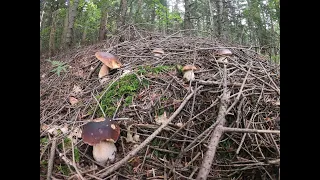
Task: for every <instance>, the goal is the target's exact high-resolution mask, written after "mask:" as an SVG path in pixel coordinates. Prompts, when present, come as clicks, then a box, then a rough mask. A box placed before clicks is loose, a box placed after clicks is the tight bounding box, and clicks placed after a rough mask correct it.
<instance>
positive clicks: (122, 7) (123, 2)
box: [117, 0, 127, 30]
mask: <svg viewBox="0 0 320 180" xmlns="http://www.w3.org/2000/svg"><path fill="white" fill-rule="evenodd" d="M119 10H120V13H119V16H118V22H117V30H119V28H120V27H121V26H123V25H124V24H125V17H126V12H127V0H121V2H120V9H119Z"/></svg>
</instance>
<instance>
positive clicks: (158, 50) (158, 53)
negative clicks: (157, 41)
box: [152, 48, 164, 57]
mask: <svg viewBox="0 0 320 180" xmlns="http://www.w3.org/2000/svg"><path fill="white" fill-rule="evenodd" d="M152 52H153V55H154V56H156V57H161V56H162V54H164V51H163V49H161V48H155V49H153V50H152Z"/></svg>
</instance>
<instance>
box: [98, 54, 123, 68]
mask: <svg viewBox="0 0 320 180" xmlns="http://www.w3.org/2000/svg"><path fill="white" fill-rule="evenodd" d="M95 56H96V57H97V58H98V59H99V60H100V61H101V62H102V63H103V64H105V65H106V66H108V67H109V68H111V69H115V68H120V67H121V66H122V64H121V62H120V61H119V60H118V57H117V56H115V55H113V54H111V53H108V52H96V53H95Z"/></svg>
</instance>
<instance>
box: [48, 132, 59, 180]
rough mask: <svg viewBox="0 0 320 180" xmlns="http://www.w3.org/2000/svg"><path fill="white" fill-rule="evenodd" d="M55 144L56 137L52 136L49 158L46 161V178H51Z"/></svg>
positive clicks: (49, 179)
mask: <svg viewBox="0 0 320 180" xmlns="http://www.w3.org/2000/svg"><path fill="white" fill-rule="evenodd" d="M56 144H57V139H56V138H55V137H54V138H53V140H52V144H51V149H50V159H49V162H48V172H47V180H51V174H52V168H53V161H54V155H55V149H56Z"/></svg>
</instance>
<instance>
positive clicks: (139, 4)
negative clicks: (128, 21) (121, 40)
mask: <svg viewBox="0 0 320 180" xmlns="http://www.w3.org/2000/svg"><path fill="white" fill-rule="evenodd" d="M131 8H132V7H131ZM141 8H142V0H138V2H137V11H136V12H135V17H134V22H135V23H139V22H142V21H141Z"/></svg>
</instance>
